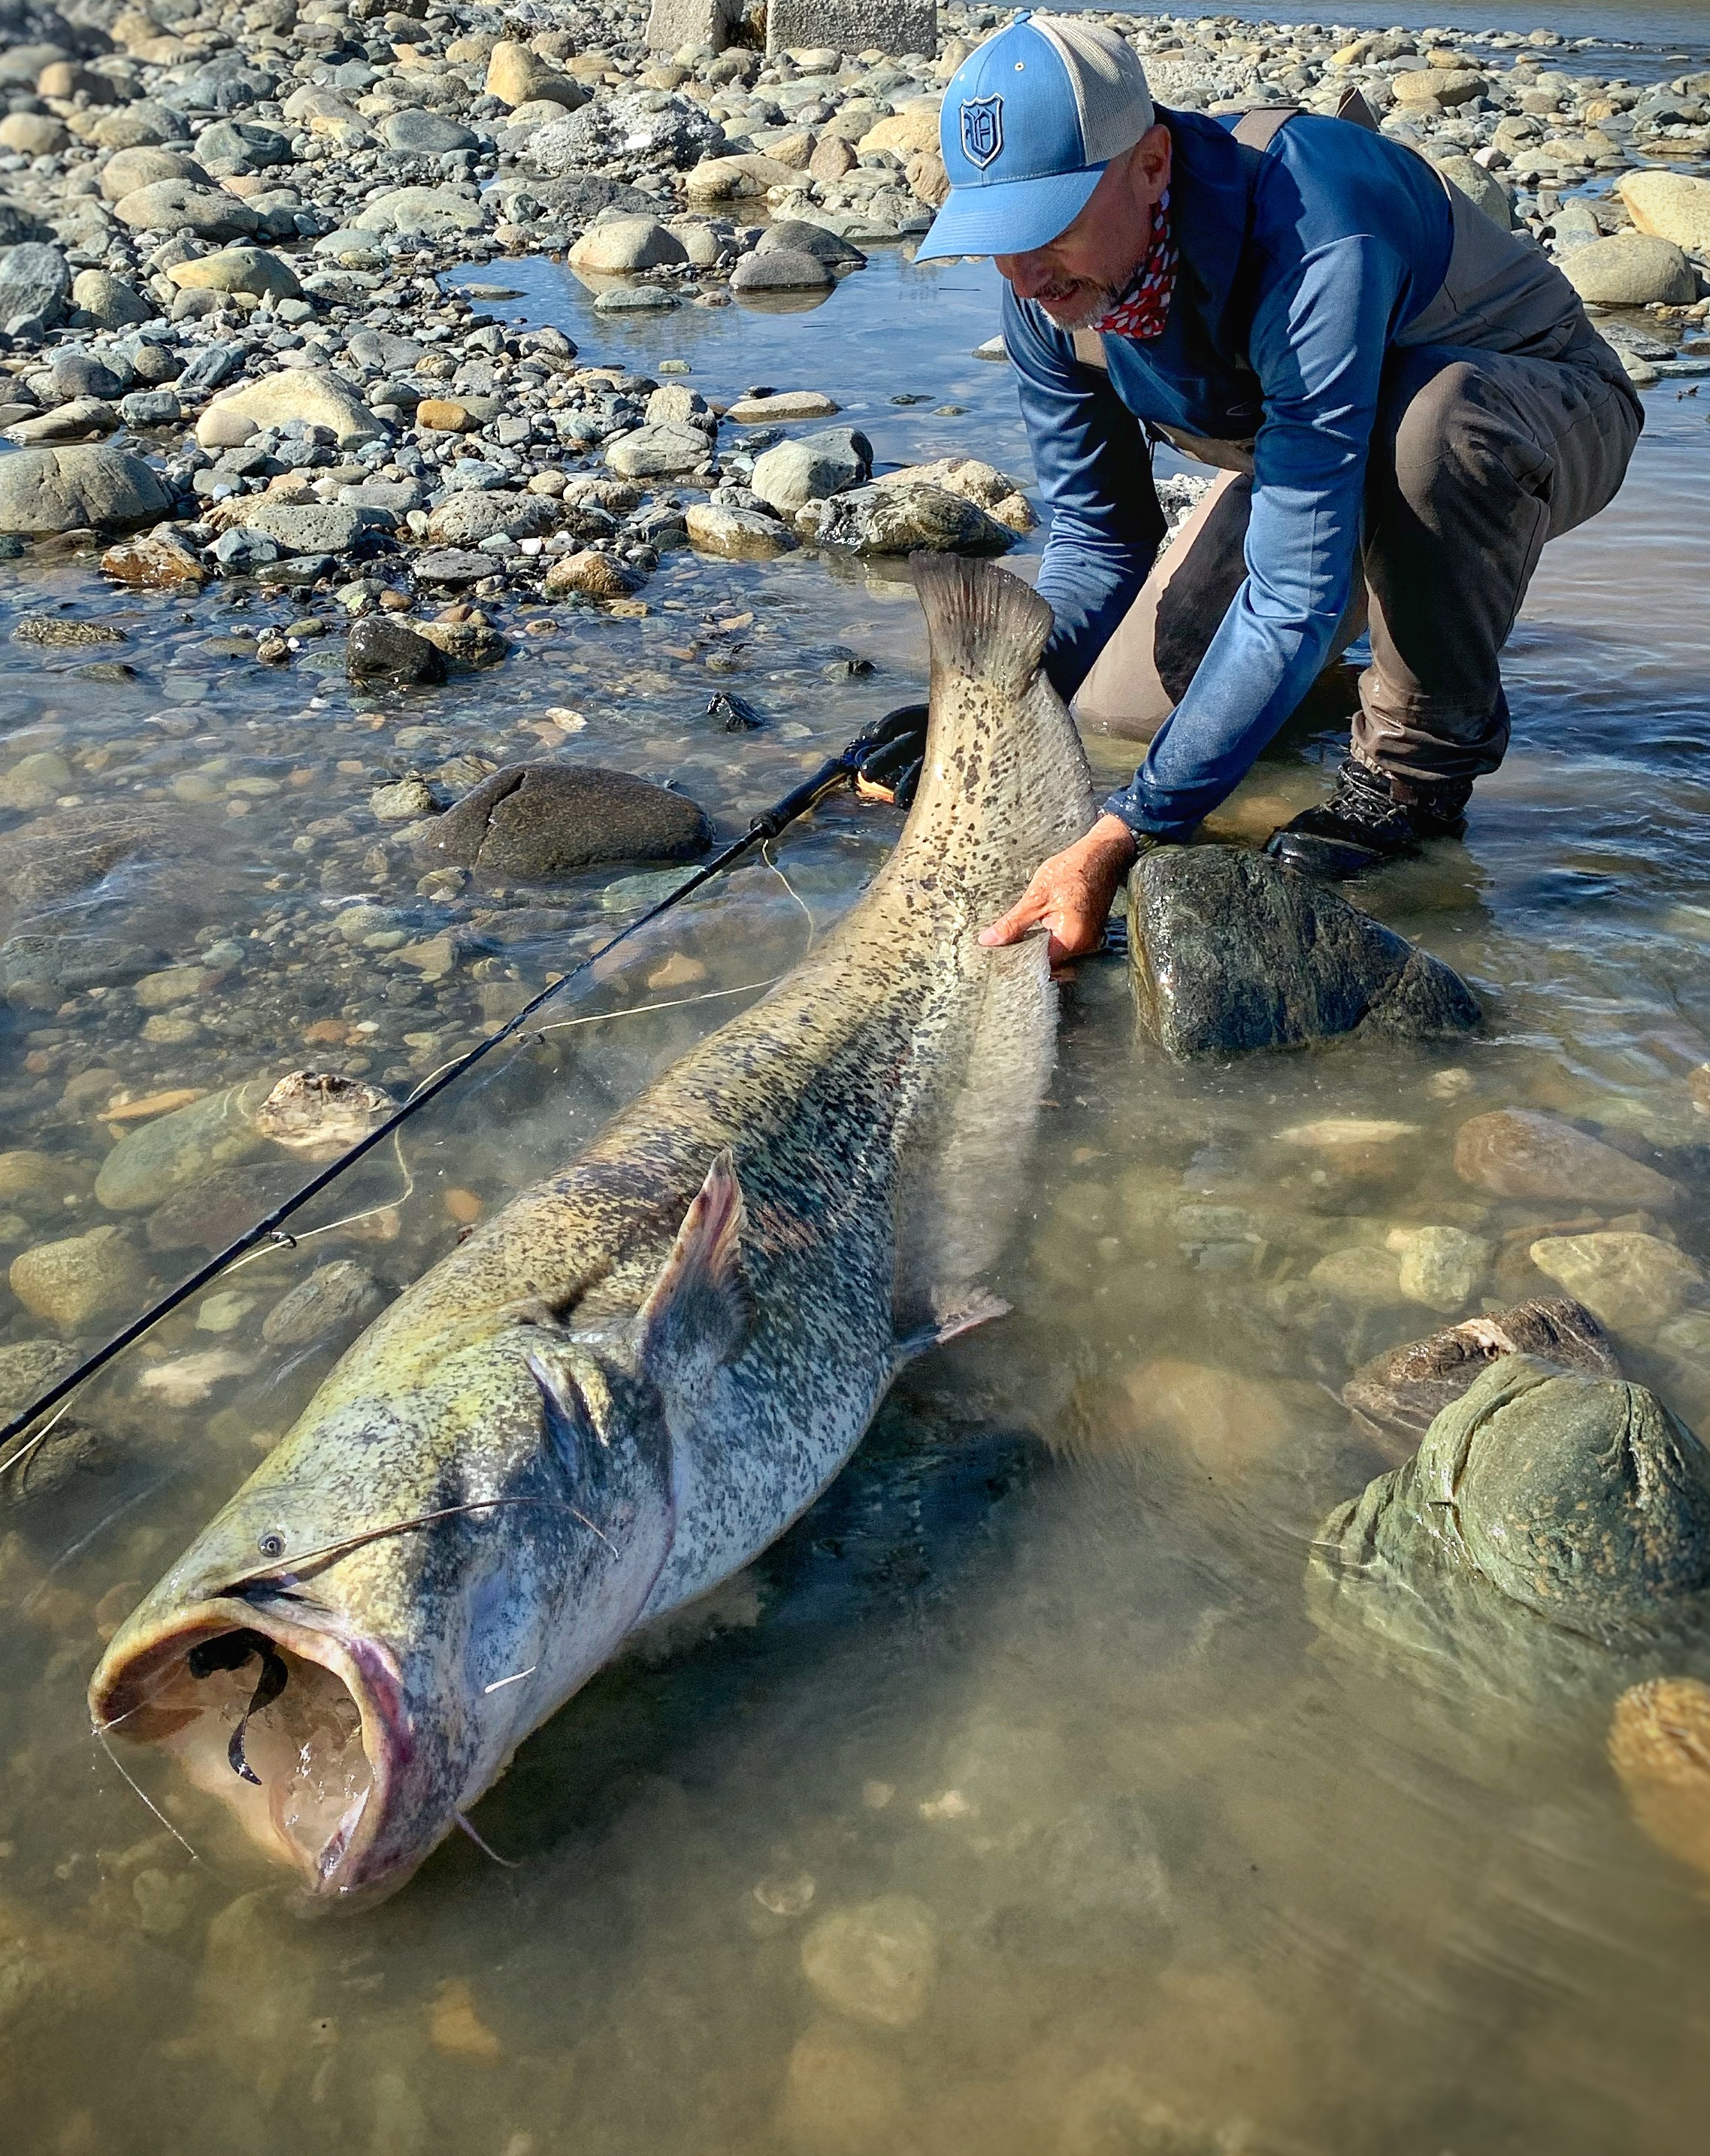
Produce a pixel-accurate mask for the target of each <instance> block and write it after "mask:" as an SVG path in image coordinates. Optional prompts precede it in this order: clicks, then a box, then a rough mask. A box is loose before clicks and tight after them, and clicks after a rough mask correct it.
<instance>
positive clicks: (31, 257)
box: [0, 240, 71, 330]
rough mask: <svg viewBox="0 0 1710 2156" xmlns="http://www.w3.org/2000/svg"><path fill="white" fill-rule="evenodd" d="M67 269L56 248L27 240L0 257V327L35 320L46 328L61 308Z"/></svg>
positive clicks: (68, 274) (67, 284) (67, 283)
mask: <svg viewBox="0 0 1710 2156" xmlns="http://www.w3.org/2000/svg"><path fill="white" fill-rule="evenodd" d="M70 290H71V272H70V270H69V269H68V268H67V267H66V264H65V257H64V255H63V254H61V253H60V251H59V249H58V248H57V247H49V246H48V245H47V244H46V243H45V242H44V241H41V240H27V241H25V243H24V244H23V246H21V247H13V248H12V249H8V252H7V254H6V255H5V256H4V258H3V259H0V329H8V330H9V329H10V328H11V327H12V326H13V324H14V323H20V322H36V323H39V325H40V326H42V327H43V328H44V329H50V328H51V327H52V326H53V325H54V323H55V322H57V321H59V317H60V316H61V315H63V314H64V311H65V301H66V297H67V295H69V292H70Z"/></svg>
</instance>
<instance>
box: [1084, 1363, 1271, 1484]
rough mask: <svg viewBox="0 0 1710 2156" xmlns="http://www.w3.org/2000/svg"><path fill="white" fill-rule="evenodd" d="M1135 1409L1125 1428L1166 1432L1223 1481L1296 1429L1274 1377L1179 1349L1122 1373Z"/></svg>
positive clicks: (1147, 1435) (1134, 1433) (1148, 1434)
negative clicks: (1217, 1365)
mask: <svg viewBox="0 0 1710 2156" xmlns="http://www.w3.org/2000/svg"><path fill="white" fill-rule="evenodd" d="M1122 1387H1123V1390H1124V1391H1125V1392H1126V1393H1127V1395H1128V1399H1129V1400H1130V1401H1131V1402H1132V1405H1133V1409H1134V1421H1133V1423H1132V1425H1131V1427H1130V1429H1129V1430H1127V1432H1126V1433H1125V1435H1127V1436H1129V1437H1132V1438H1138V1439H1139V1440H1142V1441H1143V1442H1144V1441H1145V1440H1148V1439H1155V1438H1157V1437H1163V1438H1165V1439H1167V1440H1168V1442H1169V1443H1170V1444H1171V1445H1174V1446H1177V1447H1179V1449H1180V1450H1182V1451H1183V1452H1184V1453H1185V1454H1186V1455H1188V1456H1189V1457H1190V1458H1191V1459H1193V1460H1195V1461H1197V1462H1198V1464H1199V1466H1201V1467H1202V1468H1204V1471H1205V1472H1206V1473H1207V1474H1208V1475H1210V1476H1214V1477H1215V1478H1217V1479H1218V1480H1220V1481H1233V1480H1235V1479H1236V1478H1238V1477H1239V1476H1241V1475H1242V1474H1244V1473H1245V1472H1246V1471H1249V1470H1250V1469H1251V1468H1252V1467H1254V1466H1256V1465H1258V1464H1259V1463H1260V1462H1261V1461H1263V1460H1266V1459H1268V1458H1270V1456H1271V1455H1272V1454H1273V1453H1275V1452H1276V1450H1278V1448H1279V1447H1280V1446H1281V1445H1284V1444H1286V1442H1287V1440H1289V1439H1290V1438H1291V1436H1292V1435H1293V1434H1294V1427H1295V1425H1294V1420H1293V1418H1292V1416H1291V1414H1290V1413H1289V1411H1288V1409H1287V1407H1286V1404H1285V1403H1284V1401H1283V1399H1282V1397H1281V1394H1280V1393H1279V1392H1278V1389H1277V1388H1276V1386H1274V1385H1267V1384H1261V1383H1259V1382H1258V1381H1257V1380H1256V1379H1255V1378H1247V1377H1243V1376H1241V1375H1240V1373H1238V1372H1236V1371H1234V1370H1218V1369H1213V1368H1209V1367H1208V1366H1207V1365H1206V1364H1204V1363H1189V1362H1184V1361H1183V1360H1182V1359H1181V1358H1179V1357H1177V1356H1173V1355H1155V1356H1153V1357H1151V1358H1149V1359H1148V1360H1147V1361H1146V1362H1144V1363H1141V1364H1140V1365H1139V1367H1138V1368H1136V1369H1133V1370H1130V1371H1129V1372H1128V1373H1127V1376H1126V1377H1125V1378H1123V1380H1122Z"/></svg>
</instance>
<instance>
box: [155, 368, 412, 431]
mask: <svg viewBox="0 0 1710 2156" xmlns="http://www.w3.org/2000/svg"><path fill="white" fill-rule="evenodd" d="M216 413H218V415H220V417H221V418H223V419H228V420H232V419H236V420H244V419H247V420H248V421H249V422H250V425H251V430H252V432H253V431H254V429H259V428H262V427H277V426H282V425H284V424H285V422H286V421H288V420H290V419H302V420H306V421H307V422H308V423H310V424H311V426H316V427H330V428H331V429H332V432H333V434H334V435H335V437H336V440H337V443H338V446H339V448H340V449H357V448H360V447H361V445H362V444H363V443H364V442H373V441H380V440H383V439H385V437H386V436H387V435H388V434H389V433H390V431H391V429H389V428H388V426H387V425H386V423H385V422H384V421H383V420H382V419H377V418H375V417H374V414H373V413H372V412H371V411H370V410H369V409H368V408H367V405H366V404H364V403H362V399H361V398H359V397H358V396H357V393H356V392H355V391H354V390H353V389H352V388H348V387H347V385H346V384H345V383H344V382H340V381H338V380H336V378H335V377H333V376H332V375H331V374H322V373H321V372H318V371H317V370H316V369H315V368H313V367H282V368H281V369H280V371H279V372H278V373H276V374H264V375H263V376H262V377H261V378H260V380H259V381H258V382H244V385H243V386H242V388H238V389H233V390H229V391H228V392H227V393H226V394H225V395H224V396H223V397H220V398H216V399H215V401H214V402H213V403H212V404H210V405H209V406H208V409H207V411H206V412H204V413H203V415H202V418H200V419H198V421H197V423H196V439H197V440H198V442H199V443H200V444H202V446H203V448H204V449H207V448H209V447H211V446H213V444H212V443H211V442H210V440H209V439H208V437H207V436H206V435H205V434H204V433H203V429H204V427H205V426H206V425H207V424H208V422H209V421H210V420H212V419H213V418H214V415H215V414H216Z"/></svg>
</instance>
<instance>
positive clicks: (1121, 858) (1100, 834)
mask: <svg viewBox="0 0 1710 2156" xmlns="http://www.w3.org/2000/svg"><path fill="white" fill-rule="evenodd" d="M1081 844H1082V845H1083V846H1085V847H1086V848H1087V849H1088V850H1089V851H1090V852H1091V853H1093V854H1094V855H1096V858H1097V859H1099V860H1101V861H1108V862H1109V863H1110V865H1112V867H1113V868H1117V869H1119V870H1127V869H1129V868H1130V867H1132V865H1133V864H1134V862H1135V861H1136V860H1138V858H1139V856H1140V855H1141V854H1142V853H1143V851H1144V850H1145V849H1144V846H1143V842H1142V840H1141V838H1140V836H1139V834H1138V833H1137V832H1136V831H1135V830H1134V829H1133V827H1132V825H1131V824H1125V823H1124V822H1123V820H1122V818H1121V817H1120V816H1117V815H1114V814H1112V812H1111V811H1110V810H1109V809H1108V808H1107V809H1106V811H1105V812H1104V814H1102V815H1101V817H1100V818H1099V819H1098V821H1097V822H1096V824H1094V825H1093V827H1092V829H1091V830H1090V831H1089V832H1088V833H1087V834H1086V837H1085V838H1084V839H1082V840H1081Z"/></svg>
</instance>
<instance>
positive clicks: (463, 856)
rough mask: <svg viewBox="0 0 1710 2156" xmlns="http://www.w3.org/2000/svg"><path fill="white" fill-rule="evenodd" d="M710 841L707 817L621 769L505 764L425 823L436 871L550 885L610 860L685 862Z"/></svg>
mask: <svg viewBox="0 0 1710 2156" xmlns="http://www.w3.org/2000/svg"><path fill="white" fill-rule="evenodd" d="M711 843H712V826H711V824H710V823H709V822H708V821H707V819H706V814H704V812H703V811H702V810H701V808H699V807H698V806H697V805H696V803H694V802H692V801H690V800H687V799H686V798H685V797H684V796H683V795H682V794H680V793H672V792H671V791H670V788H668V787H664V786H655V784H654V783H652V782H651V781H650V780H649V779H645V778H635V777H634V776H633V775H632V774H631V773H629V772H624V771H602V770H599V769H597V768H594V767H589V766H586V765H567V764H556V763H514V764H507V765H506V767H505V768H504V769H503V770H501V771H496V772H495V773H493V775H492V777H491V778H487V779H485V780H483V781H482V783H481V784H480V785H479V786H478V787H476V788H475V790H474V792H473V793H466V794H465V796H464V798H463V799H462V800H461V801H460V802H459V803H457V804H456V806H455V807H454V808H449V809H447V810H446V812H445V814H444V815H443V816H439V817H436V818H435V819H434V821H433V822H432V823H431V824H429V825H428V827H427V829H425V831H424V834H423V835H422V837H421V839H419V842H418V850H419V855H420V858H421V859H422V860H423V861H424V863H425V864H426V865H429V866H432V867H436V868H439V867H444V868H453V867H455V868H466V869H475V870H480V872H481V873H482V874H484V875H492V876H500V877H506V876H510V877H515V878H516V879H517V880H519V881H521V882H525V883H526V882H538V881H550V880H553V879H555V878H557V877H561V876H572V875H580V874H581V873H582V871H583V870H585V869H590V868H595V867H598V866H599V865H602V864H603V863H606V862H616V861H687V860H694V859H695V858H696V856H697V855H701V854H704V853H705V852H706V849H707V847H708V846H709V845H711Z"/></svg>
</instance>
